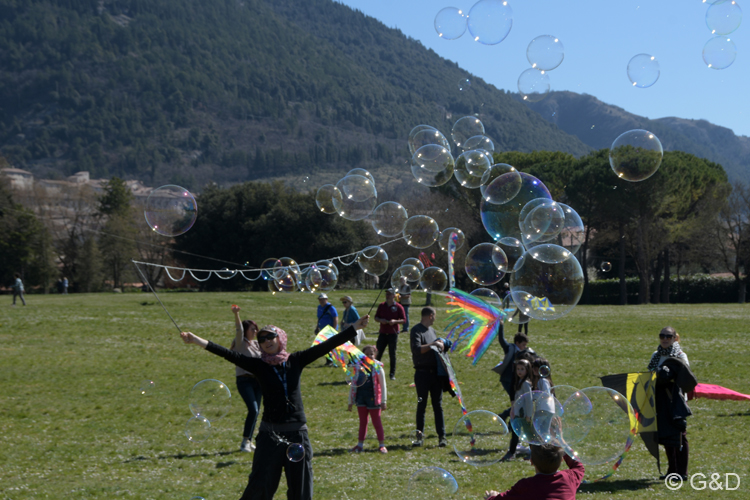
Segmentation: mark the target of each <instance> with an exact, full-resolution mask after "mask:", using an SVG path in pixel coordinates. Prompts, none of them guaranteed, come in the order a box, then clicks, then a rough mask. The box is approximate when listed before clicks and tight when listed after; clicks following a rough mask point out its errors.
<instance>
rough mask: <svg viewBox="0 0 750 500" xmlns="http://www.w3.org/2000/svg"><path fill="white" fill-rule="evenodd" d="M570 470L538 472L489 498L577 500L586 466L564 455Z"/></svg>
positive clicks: (493, 499) (490, 499) (496, 499)
mask: <svg viewBox="0 0 750 500" xmlns="http://www.w3.org/2000/svg"><path fill="white" fill-rule="evenodd" d="M563 458H564V459H565V463H566V464H567V465H568V470H558V471H557V472H555V473H554V474H537V475H536V476H532V477H526V478H524V479H521V480H520V481H518V482H517V483H516V484H514V485H513V487H511V489H509V490H508V491H506V492H504V493H500V494H499V495H496V496H494V497H490V498H488V499H487V500H500V499H516V498H517V499H524V500H575V498H576V490H577V489H578V487H579V486H580V485H581V481H583V472H584V467H583V464H582V463H581V462H577V461H576V460H573V459H572V458H570V457H569V456H568V455H565V456H564V457H563Z"/></svg>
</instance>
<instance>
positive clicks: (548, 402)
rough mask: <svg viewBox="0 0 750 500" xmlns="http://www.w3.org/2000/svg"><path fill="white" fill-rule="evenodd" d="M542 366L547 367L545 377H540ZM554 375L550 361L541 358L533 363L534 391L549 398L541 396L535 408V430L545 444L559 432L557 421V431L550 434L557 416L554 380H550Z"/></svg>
mask: <svg viewBox="0 0 750 500" xmlns="http://www.w3.org/2000/svg"><path fill="white" fill-rule="evenodd" d="M542 366H546V367H547V368H546V373H545V374H544V376H542V375H540V373H539V369H540V368H541V367H542ZM551 374H552V369H551V368H550V366H549V361H547V360H546V359H544V358H542V357H539V358H536V359H535V360H534V362H533V363H532V377H531V379H532V383H533V385H534V390H537V391H541V392H544V393H546V394H547V395H548V396H540V397H539V398H538V399H537V400H536V408H535V412H536V413H535V415H534V417H535V419H536V423H535V425H534V427H535V430H536V431H537V433H538V434H539V437H541V438H542V439H543V440H544V441H545V442H547V443H548V442H550V441H551V440H552V439H553V437H554V436H553V433H557V432H559V420H558V421H557V424H556V426H555V429H553V433H550V426H551V425H552V419H553V418H554V416H555V400H554V399H553V397H554V390H553V389H552V387H553V384H552V379H551V378H550V375H551Z"/></svg>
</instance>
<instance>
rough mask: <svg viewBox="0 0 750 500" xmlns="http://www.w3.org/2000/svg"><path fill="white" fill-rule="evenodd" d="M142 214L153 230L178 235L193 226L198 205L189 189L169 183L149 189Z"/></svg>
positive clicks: (167, 234)
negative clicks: (149, 192)
mask: <svg viewBox="0 0 750 500" xmlns="http://www.w3.org/2000/svg"><path fill="white" fill-rule="evenodd" d="M143 215H144V216H145V217H146V222H147V223H148V225H149V227H151V229H153V230H154V231H155V232H157V233H159V234H161V235H162V236H179V235H181V234H184V233H186V232H188V230H189V229H190V228H191V227H193V224H194V223H195V219H196V217H198V205H197V203H196V202H195V198H194V197H193V195H192V194H190V191H188V190H187V189H185V188H183V187H180V186H175V185H173V184H169V185H166V186H162V187H160V188H158V189H154V190H153V191H151V194H149V195H148V199H147V200H146V208H145V209H144V211H143Z"/></svg>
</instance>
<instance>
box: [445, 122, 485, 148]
mask: <svg viewBox="0 0 750 500" xmlns="http://www.w3.org/2000/svg"><path fill="white" fill-rule="evenodd" d="M477 135H484V124H482V121H481V120H480V119H479V118H477V117H476V116H464V117H463V118H459V119H458V120H456V123H454V124H453V128H452V129H451V137H452V138H453V142H454V143H455V144H456V146H457V147H459V148H460V147H461V146H462V145H463V144H464V143H465V142H466V141H468V140H469V139H471V138H472V137H474V136H477Z"/></svg>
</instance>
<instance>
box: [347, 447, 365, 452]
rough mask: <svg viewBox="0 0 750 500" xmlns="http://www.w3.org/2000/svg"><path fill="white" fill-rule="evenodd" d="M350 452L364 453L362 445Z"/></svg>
mask: <svg viewBox="0 0 750 500" xmlns="http://www.w3.org/2000/svg"><path fill="white" fill-rule="evenodd" d="M349 451H351V452H352V453H362V447H361V446H360V445H356V446H355V447H354V448H352V449H351V450H349Z"/></svg>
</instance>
